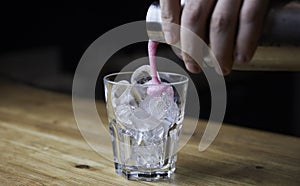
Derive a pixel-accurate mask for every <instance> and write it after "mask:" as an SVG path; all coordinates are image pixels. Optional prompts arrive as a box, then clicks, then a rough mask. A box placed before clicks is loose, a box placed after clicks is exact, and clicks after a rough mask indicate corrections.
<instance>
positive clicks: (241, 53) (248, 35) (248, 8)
mask: <svg viewBox="0 0 300 186" xmlns="http://www.w3.org/2000/svg"><path fill="white" fill-rule="evenodd" d="M268 4H269V0H263V1H261V0H244V2H243V4H242V8H241V12H240V20H239V29H238V34H237V41H236V54H235V60H236V61H237V62H238V63H248V62H249V61H250V60H251V58H252V57H253V55H254V52H255V50H256V47H257V44H258V40H259V37H260V35H261V32H262V28H263V22H264V18H265V16H266V12H267V9H268Z"/></svg>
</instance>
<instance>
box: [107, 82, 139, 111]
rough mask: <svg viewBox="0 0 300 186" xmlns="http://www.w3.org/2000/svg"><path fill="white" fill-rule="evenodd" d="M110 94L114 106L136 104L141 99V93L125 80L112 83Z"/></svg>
mask: <svg viewBox="0 0 300 186" xmlns="http://www.w3.org/2000/svg"><path fill="white" fill-rule="evenodd" d="M111 94H112V95H111V97H112V105H113V107H114V108H115V107H117V106H119V105H124V104H125V105H131V106H137V105H138V103H139V102H140V101H141V99H142V98H141V95H140V94H141V93H140V92H139V91H138V90H136V88H135V87H133V86H132V85H130V83H129V82H128V81H126V80H122V81H119V82H118V84H115V85H113V87H112V93H111Z"/></svg>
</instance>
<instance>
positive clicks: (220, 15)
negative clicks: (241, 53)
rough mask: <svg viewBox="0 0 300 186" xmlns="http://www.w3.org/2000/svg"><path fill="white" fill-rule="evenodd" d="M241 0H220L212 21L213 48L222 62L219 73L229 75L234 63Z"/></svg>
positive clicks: (210, 36)
mask: <svg viewBox="0 0 300 186" xmlns="http://www.w3.org/2000/svg"><path fill="white" fill-rule="evenodd" d="M250 1H252V0H250ZM240 6H241V0H219V1H218V2H217V4H216V6H215V8H214V11H213V14H212V17H211V22H210V33H209V38H210V44H211V49H212V51H213V53H214V55H215V57H216V59H217V60H218V62H219V64H220V68H221V70H222V72H220V69H219V68H218V67H216V70H217V72H218V73H219V74H224V75H227V74H229V73H230V71H231V68H232V65H233V58H234V56H233V52H234V47H235V35H236V27H237V22H238V15H239V10H240Z"/></svg>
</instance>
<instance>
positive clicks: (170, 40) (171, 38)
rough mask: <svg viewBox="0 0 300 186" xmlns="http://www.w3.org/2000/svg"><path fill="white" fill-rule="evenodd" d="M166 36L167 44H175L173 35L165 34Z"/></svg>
mask: <svg viewBox="0 0 300 186" xmlns="http://www.w3.org/2000/svg"><path fill="white" fill-rule="evenodd" d="M164 35H165V40H166V42H167V43H168V44H173V43H175V36H174V34H173V33H171V32H165V33H164Z"/></svg>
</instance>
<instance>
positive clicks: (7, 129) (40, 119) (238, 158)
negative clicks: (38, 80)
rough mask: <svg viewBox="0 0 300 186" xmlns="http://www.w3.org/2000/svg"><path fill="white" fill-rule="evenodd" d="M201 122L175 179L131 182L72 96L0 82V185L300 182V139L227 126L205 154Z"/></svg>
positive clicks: (268, 183)
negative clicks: (95, 138) (102, 151)
mask: <svg viewBox="0 0 300 186" xmlns="http://www.w3.org/2000/svg"><path fill="white" fill-rule="evenodd" d="M100 107H101V108H102V109H104V104H103V103H102V104H101V103H100ZM104 114H105V113H104ZM201 122H203V123H205V121H199V124H198V126H199V127H198V128H197V130H196V131H195V133H194V135H193V136H192V138H191V139H190V140H189V142H188V143H187V145H186V146H185V147H184V148H183V149H182V150H181V151H180V152H179V154H178V162H177V169H176V171H175V174H174V176H173V177H172V179H171V180H167V181H158V182H139V181H128V180H126V179H124V178H123V177H121V176H118V175H117V174H115V172H114V167H113V163H112V162H110V161H108V160H107V159H105V158H103V157H102V156H100V155H99V154H98V153H96V152H95V151H93V150H92V149H91V148H90V147H89V145H88V144H87V143H86V142H85V140H84V139H83V137H82V136H81V134H80V132H79V130H78V127H77V125H76V122H75V119H74V115H73V111H72V101H71V96H70V95H65V94H60V93H55V92H51V91H46V90H40V89H37V88H33V87H30V86H26V85H22V84H18V83H15V82H11V81H7V80H5V81H4V80H0V139H1V140H0V151H1V152H0V159H1V161H0V185H128V186H129V185H130V186H131V185H288V186H290V185H300V138H296V137H291V136H286V135H280V134H274V133H269V132H263V131H257V130H253V129H247V128H241V127H237V126H232V125H229V124H224V125H223V126H222V128H221V130H220V133H219V134H218V136H217V138H216V139H215V141H214V142H213V144H212V145H211V146H210V147H209V148H208V149H207V150H206V151H204V152H199V151H198V144H199V140H200V138H201V134H202V132H201V126H202V125H201ZM110 150H111V149H110V148H109V149H107V151H110Z"/></svg>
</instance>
